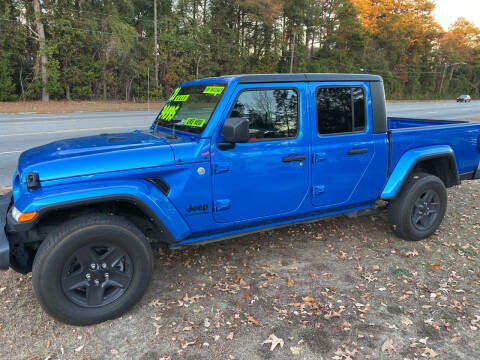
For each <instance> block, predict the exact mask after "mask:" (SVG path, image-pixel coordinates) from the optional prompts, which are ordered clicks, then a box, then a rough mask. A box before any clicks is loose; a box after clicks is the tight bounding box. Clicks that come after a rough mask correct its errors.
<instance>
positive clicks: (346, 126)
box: [315, 87, 365, 135]
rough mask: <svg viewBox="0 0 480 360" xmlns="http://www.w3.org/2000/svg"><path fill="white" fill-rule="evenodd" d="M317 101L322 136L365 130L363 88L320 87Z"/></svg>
mask: <svg viewBox="0 0 480 360" xmlns="http://www.w3.org/2000/svg"><path fill="white" fill-rule="evenodd" d="M315 101H316V105H317V129H318V133H319V134H320V135H329V134H345V133H351V132H361V131H364V130H365V93H364V92H363V89H362V88H361V87H331V88H327V87H320V88H318V89H317V92H316V95H315Z"/></svg>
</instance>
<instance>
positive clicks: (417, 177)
mask: <svg viewBox="0 0 480 360" xmlns="http://www.w3.org/2000/svg"><path fill="white" fill-rule="evenodd" d="M446 209H447V190H446V188H445V185H444V184H443V182H442V180H440V179H439V178H438V177H436V176H434V175H431V174H426V173H415V174H413V175H412V176H411V177H410V178H409V179H408V181H407V183H406V184H405V186H404V187H403V189H402V190H401V192H400V194H399V195H398V197H397V198H396V199H394V200H393V201H392V202H391V204H390V206H389V210H388V219H389V224H390V228H391V229H392V231H393V232H394V233H395V234H396V235H397V236H398V237H401V238H402V239H406V240H414V241H416V240H421V239H424V238H427V237H429V236H430V235H432V234H433V233H434V232H435V231H436V230H437V229H438V227H439V226H440V224H441V223H442V220H443V218H444V216H445V211H446Z"/></svg>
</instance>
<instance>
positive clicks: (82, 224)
mask: <svg viewBox="0 0 480 360" xmlns="http://www.w3.org/2000/svg"><path fill="white" fill-rule="evenodd" d="M479 146H480V123H474V122H469V121H434V120H415V119H402V118H387V116H386V108H385V95H384V91H383V82H382V78H381V77H379V76H374V75H349V74H279V75H273V74H272V75H234V76H224V77H215V78H208V79H202V80H197V81H191V82H186V83H183V84H181V85H180V86H179V87H177V88H176V89H175V91H174V92H173V93H172V95H171V96H170V98H169V99H168V101H167V102H166V103H165V105H164V107H163V109H162V110H161V112H160V113H159V114H158V116H157V117H156V119H155V121H154V122H153V124H152V126H151V127H150V128H149V130H146V131H138V130H137V131H133V132H130V133H121V134H100V135H98V136H88V137H82V138H77V139H70V140H61V141H56V142H53V143H51V144H47V145H44V146H40V147H37V148H34V149H31V150H28V151H25V152H24V153H23V154H21V156H20V158H19V161H18V167H17V169H16V171H15V174H14V176H13V192H12V194H9V195H7V196H6V197H4V198H3V200H2V201H3V203H4V204H3V206H2V207H1V211H0V216H2V218H1V219H0V222H2V224H0V268H3V269H7V268H8V267H12V268H13V269H14V270H16V271H19V272H23V273H25V272H29V271H32V272H33V275H32V276H33V277H32V279H33V280H32V282H33V287H34V291H35V295H36V297H37V299H38V301H39V302H40V304H41V305H42V307H43V308H44V309H45V310H46V311H47V312H48V313H49V314H51V315H52V316H53V317H55V318H57V319H59V320H61V321H63V322H66V323H70V324H80V325H81V324H91V323H96V322H100V321H103V320H106V319H111V318H114V317H116V316H119V315H121V314H122V313H124V312H125V311H126V310H127V309H129V308H130V307H131V306H132V305H133V304H134V303H135V302H136V301H138V300H139V298H140V297H141V296H142V294H143V293H144V291H145V289H146V288H147V286H148V283H149V279H150V276H151V273H152V268H153V266H152V261H153V257H152V247H169V248H180V247H185V246H187V245H195V244H203V243H207V242H212V241H218V240H223V239H227V238H234V237H237V236H241V235H245V234H250V233H254V232H258V231H264V230H268V229H273V228H275V227H279V226H285V225H290V224H294V223H300V222H309V221H314V220H317V219H320V218H324V217H327V216H333V215H339V214H348V215H349V216H357V215H362V214H375V213H377V212H379V211H382V210H384V209H385V210H388V214H389V222H390V226H391V228H392V231H393V232H394V233H395V234H396V235H397V236H399V237H400V238H403V239H407V240H419V239H422V238H425V237H428V236H429V235H431V234H432V233H433V232H435V231H436V230H437V229H438V227H439V225H440V223H441V222H442V220H443V217H444V215H445V210H446V207H447V193H446V188H448V187H452V186H455V185H458V184H460V182H461V180H470V179H479V178H480V168H479V161H480V147H479Z"/></svg>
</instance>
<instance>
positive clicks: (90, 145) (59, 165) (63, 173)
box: [18, 131, 175, 183]
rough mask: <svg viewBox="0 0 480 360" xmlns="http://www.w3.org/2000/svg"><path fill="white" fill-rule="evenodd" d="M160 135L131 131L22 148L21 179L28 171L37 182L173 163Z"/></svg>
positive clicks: (170, 152)
mask: <svg viewBox="0 0 480 360" xmlns="http://www.w3.org/2000/svg"><path fill="white" fill-rule="evenodd" d="M174 163H175V161H174V157H173V152H172V150H171V147H170V145H168V144H167V143H166V141H165V139H164V138H157V137H154V136H152V135H151V134H149V133H146V132H141V131H134V132H130V133H120V134H101V135H96V136H87V137H81V138H75V139H66V140H60V141H55V142H52V143H50V144H46V145H43V146H39V147H36V148H33V149H30V150H27V151H25V152H24V153H22V154H21V155H20V158H19V160H18V173H19V174H20V178H21V182H22V183H25V182H26V176H27V174H28V173H30V172H35V173H37V174H38V175H39V178H40V181H48V180H54V179H61V178H66V177H73V176H82V175H93V174H98V173H104V172H112V171H120V170H132V169H139V168H146V167H156V166H162V165H170V164H174Z"/></svg>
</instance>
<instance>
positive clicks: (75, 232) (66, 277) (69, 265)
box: [32, 214, 153, 325]
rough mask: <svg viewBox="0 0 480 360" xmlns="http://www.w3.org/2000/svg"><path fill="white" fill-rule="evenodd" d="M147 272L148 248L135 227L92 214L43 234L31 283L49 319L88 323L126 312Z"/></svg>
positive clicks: (149, 270)
mask: <svg viewBox="0 0 480 360" xmlns="http://www.w3.org/2000/svg"><path fill="white" fill-rule="evenodd" d="M152 271H153V254H152V249H151V247H150V245H149V243H148V241H147V239H146V238H145V236H144V235H143V233H142V232H140V230H138V228H136V227H135V226H134V225H133V224H131V223H130V222H128V221H127V220H125V219H123V218H120V217H117V216H111V215H104V214H92V215H86V216H81V217H78V218H75V219H73V220H70V221H68V222H66V223H64V224H62V225H60V226H59V227H58V228H56V229H55V230H54V231H52V232H51V233H50V234H49V235H48V236H47V238H46V239H45V240H44V241H43V243H42V244H41V246H40V248H39V249H38V252H37V254H36V256H35V259H34V262H33V270H32V273H33V274H32V283H33V289H34V293H35V296H36V298H37V300H38V302H39V303H40V305H41V306H42V308H43V309H44V310H45V311H46V312H47V313H48V314H50V315H51V316H52V317H54V318H55V319H57V320H60V321H62V322H64V323H68V324H72V325H89V324H95V323H99V322H102V321H105V320H108V319H113V318H116V317H118V316H120V315H122V314H123V313H124V312H126V311H127V310H128V309H130V308H131V307H132V306H133V305H134V304H135V303H137V302H138V301H139V300H140V298H141V297H142V295H143V293H144V292H145V290H146V289H147V287H148V284H149V282H150V278H151V274H152ZM87 274H88V275H87Z"/></svg>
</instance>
